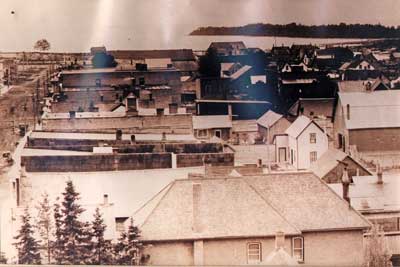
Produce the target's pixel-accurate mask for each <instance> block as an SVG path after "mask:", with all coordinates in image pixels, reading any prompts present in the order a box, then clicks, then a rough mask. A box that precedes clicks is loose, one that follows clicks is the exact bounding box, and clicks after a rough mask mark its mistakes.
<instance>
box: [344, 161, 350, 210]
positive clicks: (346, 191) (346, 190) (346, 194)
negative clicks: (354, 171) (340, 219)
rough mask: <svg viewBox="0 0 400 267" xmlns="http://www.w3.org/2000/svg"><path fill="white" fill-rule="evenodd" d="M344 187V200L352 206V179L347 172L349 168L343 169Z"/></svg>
mask: <svg viewBox="0 0 400 267" xmlns="http://www.w3.org/2000/svg"><path fill="white" fill-rule="evenodd" d="M342 186H343V199H344V200H346V201H347V202H348V203H349V204H350V196H349V187H350V178H349V173H348V172H347V167H344V169H343V175H342Z"/></svg>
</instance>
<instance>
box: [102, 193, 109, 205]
mask: <svg viewBox="0 0 400 267" xmlns="http://www.w3.org/2000/svg"><path fill="white" fill-rule="evenodd" d="M103 205H108V195H107V194H104V195H103Z"/></svg>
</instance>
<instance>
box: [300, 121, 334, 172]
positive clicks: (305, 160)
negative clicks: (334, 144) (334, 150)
mask: <svg viewBox="0 0 400 267" xmlns="http://www.w3.org/2000/svg"><path fill="white" fill-rule="evenodd" d="M310 133H316V138H317V140H316V143H314V144H311V143H310ZM297 143H298V144H297V146H298V154H297V157H298V165H297V169H308V168H310V165H311V161H310V152H312V151H316V152H317V159H319V158H320V157H321V156H322V154H324V153H325V152H326V151H327V150H328V137H327V136H326V134H325V133H324V132H322V131H321V129H320V128H318V127H317V126H316V125H315V124H314V123H311V124H310V125H309V126H308V127H307V128H306V129H305V130H304V131H303V133H301V134H300V135H299V136H298V138H297Z"/></svg>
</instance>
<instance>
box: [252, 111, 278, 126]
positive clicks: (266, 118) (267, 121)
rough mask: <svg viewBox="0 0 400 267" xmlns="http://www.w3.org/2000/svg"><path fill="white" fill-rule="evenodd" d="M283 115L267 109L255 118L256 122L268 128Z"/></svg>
mask: <svg viewBox="0 0 400 267" xmlns="http://www.w3.org/2000/svg"><path fill="white" fill-rule="evenodd" d="M282 117H283V115H281V114H278V113H275V112H274V111H272V110H268V111H267V112H266V113H265V114H264V115H262V116H261V117H260V118H258V119H257V124H259V125H261V126H263V127H265V128H269V127H271V126H273V125H274V124H275V123H276V122H277V121H278V120H280V119H281V118H282Z"/></svg>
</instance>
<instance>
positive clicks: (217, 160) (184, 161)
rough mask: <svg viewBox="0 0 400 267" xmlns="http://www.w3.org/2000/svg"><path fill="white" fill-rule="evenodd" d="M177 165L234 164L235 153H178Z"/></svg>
mask: <svg viewBox="0 0 400 267" xmlns="http://www.w3.org/2000/svg"><path fill="white" fill-rule="evenodd" d="M176 161H177V167H178V168H183V167H195V166H203V165H204V163H208V164H211V165H213V166H233V165H234V163H235V154H234V153H185V154H177V155H176Z"/></svg>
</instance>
